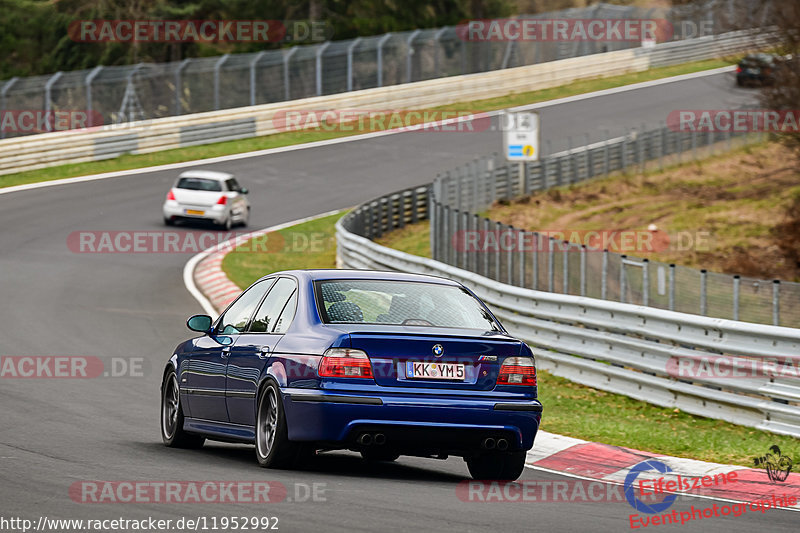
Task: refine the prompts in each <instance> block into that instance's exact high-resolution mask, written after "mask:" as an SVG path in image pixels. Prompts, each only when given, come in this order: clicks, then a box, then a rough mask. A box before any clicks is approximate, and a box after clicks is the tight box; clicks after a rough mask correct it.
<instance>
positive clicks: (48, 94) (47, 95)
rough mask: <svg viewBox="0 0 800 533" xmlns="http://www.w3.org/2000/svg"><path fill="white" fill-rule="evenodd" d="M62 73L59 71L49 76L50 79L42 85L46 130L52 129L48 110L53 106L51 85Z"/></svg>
mask: <svg viewBox="0 0 800 533" xmlns="http://www.w3.org/2000/svg"><path fill="white" fill-rule="evenodd" d="M63 75H64V73H63V72H61V71H59V72H56V73H55V74H53V75H52V76H50V79H49V80H47V83H45V85H44V116H45V119H46V124H47V131H52V129H53V125H52V124H51V122H50V110H51V108H52V107H53V98H52V93H53V85H55V83H56V82H57V81H58V80H59V79H60V78H61V76H63Z"/></svg>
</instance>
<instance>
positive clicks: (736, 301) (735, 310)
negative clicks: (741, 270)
mask: <svg viewBox="0 0 800 533" xmlns="http://www.w3.org/2000/svg"><path fill="white" fill-rule="evenodd" d="M741 282H742V280H741V277H740V276H739V275H738V274H737V275H735V276H733V319H734V320H739V285H740V283H741Z"/></svg>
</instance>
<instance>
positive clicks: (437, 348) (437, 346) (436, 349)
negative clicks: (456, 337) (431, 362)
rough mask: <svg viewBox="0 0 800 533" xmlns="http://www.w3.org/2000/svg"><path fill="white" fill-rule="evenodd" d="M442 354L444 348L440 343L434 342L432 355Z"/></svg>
mask: <svg viewBox="0 0 800 533" xmlns="http://www.w3.org/2000/svg"><path fill="white" fill-rule="evenodd" d="M442 354H444V348H442V345H441V344H434V345H433V355H435V356H436V357H441V356H442Z"/></svg>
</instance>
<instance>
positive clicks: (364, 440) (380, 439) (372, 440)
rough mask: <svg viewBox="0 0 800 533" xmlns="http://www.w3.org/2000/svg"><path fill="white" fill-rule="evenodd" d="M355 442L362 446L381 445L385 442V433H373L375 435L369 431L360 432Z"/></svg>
mask: <svg viewBox="0 0 800 533" xmlns="http://www.w3.org/2000/svg"><path fill="white" fill-rule="evenodd" d="M356 442H358V443H359V444H360V445H362V446H371V445H373V444H374V445H375V446H383V445H384V444H386V435H384V434H383V433H375V435H372V434H371V433H362V434H361V435H360V436H359V437H358V439H356Z"/></svg>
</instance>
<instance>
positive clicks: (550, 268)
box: [547, 237, 555, 292]
mask: <svg viewBox="0 0 800 533" xmlns="http://www.w3.org/2000/svg"><path fill="white" fill-rule="evenodd" d="M554 244H555V239H553V237H550V240H549V241H548V242H547V291H548V292H553V289H554V285H555V272H554V270H555V257H554V256H553V248H554Z"/></svg>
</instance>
